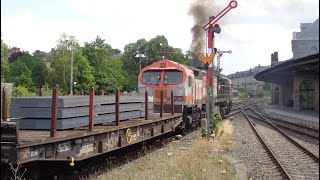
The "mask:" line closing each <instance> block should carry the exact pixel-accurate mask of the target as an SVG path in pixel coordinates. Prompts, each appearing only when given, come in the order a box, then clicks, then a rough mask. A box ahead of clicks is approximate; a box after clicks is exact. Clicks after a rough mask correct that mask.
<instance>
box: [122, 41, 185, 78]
mask: <svg viewBox="0 0 320 180" xmlns="http://www.w3.org/2000/svg"><path fill="white" fill-rule="evenodd" d="M161 52H175V54H168V55H166V57H165V58H166V59H170V60H172V61H175V62H178V63H181V64H186V65H188V64H189V63H188V58H186V56H185V55H184V54H183V53H182V52H181V49H178V48H174V47H172V46H170V45H169V44H168V40H167V39H166V37H165V36H163V35H158V36H156V37H155V38H152V39H150V41H146V40H145V39H139V40H138V41H137V42H135V43H130V44H127V45H126V46H125V47H124V53H123V56H122V58H121V59H122V61H123V62H124V69H125V70H126V71H127V72H132V75H133V76H137V75H138V74H139V58H136V57H135V56H136V55H137V54H138V53H143V54H144V55H145V56H146V57H145V58H143V59H142V61H141V66H142V68H143V67H145V66H148V65H150V64H152V63H153V62H155V61H158V60H160V59H162V57H161V54H160V53H161Z"/></svg>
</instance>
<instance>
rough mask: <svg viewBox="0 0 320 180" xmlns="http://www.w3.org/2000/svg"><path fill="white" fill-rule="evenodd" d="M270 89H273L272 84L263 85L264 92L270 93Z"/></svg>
mask: <svg viewBox="0 0 320 180" xmlns="http://www.w3.org/2000/svg"><path fill="white" fill-rule="evenodd" d="M270 89H271V85H270V83H268V82H265V83H264V85H263V90H265V91H270Z"/></svg>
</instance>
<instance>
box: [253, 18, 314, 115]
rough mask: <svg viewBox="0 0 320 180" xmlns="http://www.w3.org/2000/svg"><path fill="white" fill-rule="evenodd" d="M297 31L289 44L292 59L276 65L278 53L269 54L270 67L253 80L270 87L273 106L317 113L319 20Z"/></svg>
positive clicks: (302, 26)
mask: <svg viewBox="0 0 320 180" xmlns="http://www.w3.org/2000/svg"><path fill="white" fill-rule="evenodd" d="M300 29H301V32H294V33H293V39H292V41H291V44H292V52H293V58H291V59H289V60H285V61H278V52H274V53H272V54H271V67H270V68H267V69H265V70H263V71H261V72H259V73H257V74H256V75H255V76H254V78H256V79H257V80H259V81H264V82H270V83H272V84H271V95H272V104H275V105H281V106H289V107H293V109H294V110H301V109H309V110H313V111H316V112H319V19H317V20H316V21H315V22H314V23H301V24H300ZM300 94H302V95H303V101H302V103H301V104H300V101H299V96H300Z"/></svg>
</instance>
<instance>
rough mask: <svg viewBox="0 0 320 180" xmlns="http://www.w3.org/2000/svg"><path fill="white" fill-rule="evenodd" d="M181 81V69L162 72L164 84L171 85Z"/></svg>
mask: <svg viewBox="0 0 320 180" xmlns="http://www.w3.org/2000/svg"><path fill="white" fill-rule="evenodd" d="M181 82H182V72H181V71H165V72H164V84H165V85H172V84H179V83H181Z"/></svg>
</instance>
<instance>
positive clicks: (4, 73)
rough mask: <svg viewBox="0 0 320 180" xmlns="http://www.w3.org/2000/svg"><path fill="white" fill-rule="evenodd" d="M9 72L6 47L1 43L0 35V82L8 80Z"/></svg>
mask: <svg viewBox="0 0 320 180" xmlns="http://www.w3.org/2000/svg"><path fill="white" fill-rule="evenodd" d="M9 71H10V67H9V63H8V46H7V45H6V44H5V43H4V42H3V40H2V34H1V80H3V81H5V80H6V79H7V78H8V76H9Z"/></svg>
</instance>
